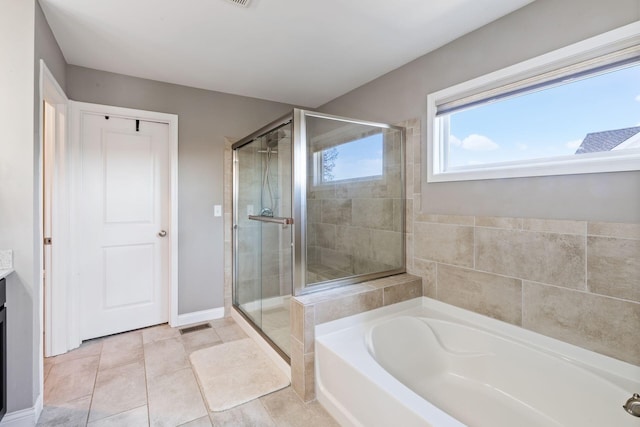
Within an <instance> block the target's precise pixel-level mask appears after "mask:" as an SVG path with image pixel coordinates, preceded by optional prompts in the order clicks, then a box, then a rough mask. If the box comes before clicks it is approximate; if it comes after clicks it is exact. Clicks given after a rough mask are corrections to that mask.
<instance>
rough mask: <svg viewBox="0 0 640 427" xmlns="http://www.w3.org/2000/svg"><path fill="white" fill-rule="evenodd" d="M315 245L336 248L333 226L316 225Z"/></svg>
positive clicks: (334, 227) (334, 228)
mask: <svg viewBox="0 0 640 427" xmlns="http://www.w3.org/2000/svg"><path fill="white" fill-rule="evenodd" d="M315 228H316V243H317V245H318V246H320V247H323V248H327V249H335V248H336V226H335V225H333V224H316V226H315Z"/></svg>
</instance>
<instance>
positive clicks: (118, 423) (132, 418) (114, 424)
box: [88, 405, 149, 427]
mask: <svg viewBox="0 0 640 427" xmlns="http://www.w3.org/2000/svg"><path fill="white" fill-rule="evenodd" d="M148 411H149V410H148V408H147V405H144V406H140V407H138V408H134V409H130V410H128V411H125V412H121V413H119V414H116V415H112V416H110V417H107V418H102V419H101V420H97V421H92V422H90V423H89V424H88V426H89V427H124V426H126V427H148V426H149V414H148Z"/></svg>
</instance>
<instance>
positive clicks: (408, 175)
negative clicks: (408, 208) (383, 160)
mask: <svg viewBox="0 0 640 427" xmlns="http://www.w3.org/2000/svg"><path fill="white" fill-rule="evenodd" d="M416 167H418V166H416V165H413V164H408V165H406V166H405V170H404V173H405V178H404V180H405V182H404V188H405V190H404V192H405V194H407V196H409V195H411V197H412V196H413V194H414V191H413V188H414V185H413V184H414V182H413V181H414V179H415V174H414V173H413V170H414V168H416Z"/></svg>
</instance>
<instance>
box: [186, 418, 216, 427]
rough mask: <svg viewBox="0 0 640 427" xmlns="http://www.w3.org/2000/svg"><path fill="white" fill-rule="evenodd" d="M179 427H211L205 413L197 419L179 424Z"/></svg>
mask: <svg viewBox="0 0 640 427" xmlns="http://www.w3.org/2000/svg"><path fill="white" fill-rule="evenodd" d="M180 427H211V419H209V416H208V415H206V416H204V417H202V418H198V419H197V420H193V421H189V422H188V423H185V424H181V425H180Z"/></svg>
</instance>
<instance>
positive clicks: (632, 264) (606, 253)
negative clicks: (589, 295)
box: [587, 236, 640, 302]
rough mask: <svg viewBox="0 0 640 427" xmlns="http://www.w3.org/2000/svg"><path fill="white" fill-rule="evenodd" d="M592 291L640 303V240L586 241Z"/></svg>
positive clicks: (588, 275)
mask: <svg viewBox="0 0 640 427" xmlns="http://www.w3.org/2000/svg"><path fill="white" fill-rule="evenodd" d="M587 285H588V288H589V290H590V291H591V292H595V293H598V294H603V295H609V296H612V297H617V298H623V299H628V300H633V301H639V302H640V240H629V239H616V238H613V237H594V236H589V237H588V238H587Z"/></svg>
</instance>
